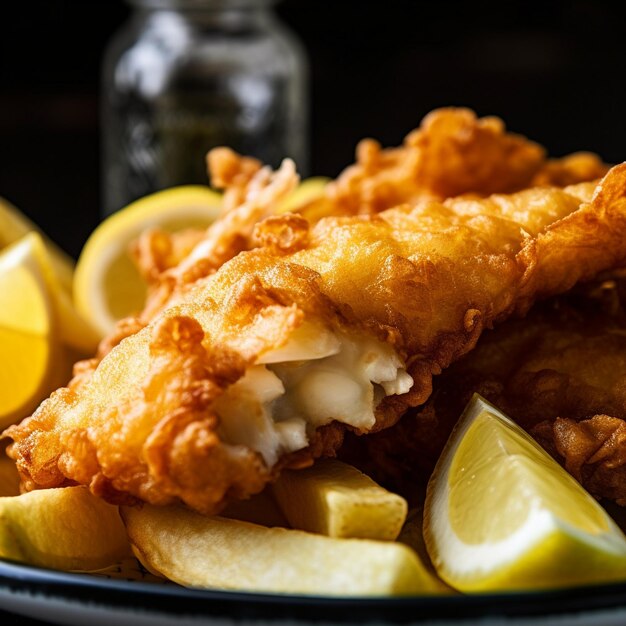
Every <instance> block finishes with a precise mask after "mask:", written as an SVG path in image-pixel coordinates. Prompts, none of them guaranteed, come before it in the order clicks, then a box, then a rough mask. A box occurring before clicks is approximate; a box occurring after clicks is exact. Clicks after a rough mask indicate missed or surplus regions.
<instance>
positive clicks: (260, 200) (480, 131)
mask: <svg viewBox="0 0 626 626" xmlns="http://www.w3.org/2000/svg"><path fill="white" fill-rule="evenodd" d="M207 162H208V166H209V176H210V178H211V181H212V184H213V186H214V187H216V188H218V189H225V193H224V203H223V211H222V216H221V217H220V219H218V220H217V222H216V223H215V224H213V225H212V226H211V227H210V228H209V229H208V230H207V231H206V233H204V234H199V233H193V232H191V233H190V232H185V233H182V234H174V235H169V234H167V233H164V232H161V231H158V230H151V231H148V232H146V233H144V235H142V237H141V238H140V239H139V241H138V243H137V245H136V246H135V247H134V250H133V254H134V257H135V260H136V263H137V265H138V267H139V269H140V271H141V273H142V274H143V275H144V276H145V278H146V280H147V281H148V284H149V287H150V297H149V299H148V302H147V305H146V308H145V310H144V311H143V313H142V315H141V316H140V317H139V319H140V320H141V321H143V322H148V321H150V320H151V319H152V318H153V317H154V315H155V314H156V313H158V312H159V311H160V310H162V309H163V308H164V307H165V306H166V305H167V303H168V302H169V300H170V298H171V296H172V294H173V293H176V292H178V291H181V290H184V289H185V288H186V287H187V286H188V285H189V284H190V283H192V282H194V281H195V280H197V279H198V278H201V277H203V276H207V275H209V274H210V273H212V272H214V271H216V270H217V269H218V268H219V267H220V266H221V265H222V264H223V263H225V262H226V261H227V260H229V259H231V258H232V257H234V256H235V255H236V254H238V253H239V252H241V251H242V250H247V249H250V248H252V247H254V245H255V243H254V241H253V237H252V235H253V231H254V226H255V224H256V223H258V222H259V221H260V220H262V219H264V218H266V217H270V216H273V215H276V212H277V210H278V208H279V207H280V204H281V201H282V200H284V199H285V198H286V197H287V196H288V195H289V193H291V192H292V191H293V190H294V188H295V187H296V185H297V184H298V181H299V178H298V176H297V174H296V171H295V167H294V164H293V163H292V162H291V161H289V160H286V161H285V162H284V163H283V165H282V166H281V168H280V169H279V170H278V172H276V173H272V172H271V170H269V168H267V167H262V164H261V163H260V162H259V161H257V160H256V159H253V158H250V157H241V156H239V155H237V154H236V153H234V152H233V151H232V150H230V149H228V148H216V149H214V150H212V151H211V152H210V153H209V154H208V157H207ZM608 169H609V168H608V166H607V165H606V164H604V163H602V161H601V160H600V159H599V158H598V157H597V156H595V155H593V154H590V153H577V154H574V155H570V156H568V157H565V158H563V159H551V160H548V159H546V154H545V150H544V148H542V147H541V146H540V145H539V144H537V143H535V142H533V141H530V140H529V139H526V138H525V137H523V136H521V135H517V134H514V133H510V132H507V131H506V128H505V126H504V123H503V122H502V120H500V119H499V118H497V117H484V118H478V117H477V116H476V114H475V113H474V112H473V111H471V110H469V109H464V108H453V107H450V108H442V109H437V110H435V111H432V112H431V113H429V114H428V115H427V116H426V117H425V118H424V120H423V121H422V123H421V125H420V126H419V128H417V129H415V130H414V131H412V132H411V133H409V134H408V135H407V137H406V138H405V140H404V143H403V145H402V146H400V147H397V148H387V149H383V148H382V147H381V146H380V144H379V143H378V142H376V141H375V140H373V139H365V140H363V141H361V142H360V143H359V145H358V147H357V149H356V163H355V164H354V165H351V166H350V167H348V168H347V169H346V170H345V171H344V172H343V173H342V174H341V175H340V176H339V177H338V179H337V180H336V181H334V182H332V183H330V184H329V185H327V187H326V189H325V191H324V194H323V195H322V196H321V197H320V198H317V199H315V200H313V201H311V202H310V203H309V204H308V205H306V206H304V207H302V208H301V210H300V211H299V212H300V214H302V215H303V216H304V217H306V219H307V220H308V221H309V222H310V223H315V222H316V221H318V220H319V219H321V218H322V217H328V216H333V217H337V216H350V215H374V214H376V213H379V212H381V211H383V210H386V209H389V208H393V207H395V206H398V205H401V204H415V203H416V202H418V201H421V200H423V199H437V200H444V199H446V198H449V197H453V196H458V195H461V194H472V195H473V196H480V197H484V196H487V195H490V194H493V193H511V192H515V191H519V190H522V189H525V188H528V187H532V186H539V185H550V186H559V187H565V186H567V185H572V184H576V183H579V182H587V181H592V180H596V179H599V178H601V177H602V176H604V175H605V174H606V172H607V171H608ZM121 336H125V335H124V334H122V335H121ZM111 345H112V342H111V341H110V340H109V341H107V342H106V343H105V346H104V347H105V350H103V351H102V352H103V353H106V350H107V349H108V348H109V347H110V346H111ZM113 345H114V344H113Z"/></svg>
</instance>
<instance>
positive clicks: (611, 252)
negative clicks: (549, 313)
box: [5, 164, 626, 514]
mask: <svg viewBox="0 0 626 626" xmlns="http://www.w3.org/2000/svg"><path fill="white" fill-rule="evenodd" d="M625 233H626V164H624V165H620V166H617V167H615V168H613V169H612V170H611V171H610V172H609V173H608V174H607V176H606V177H605V178H604V179H603V180H602V181H601V183H600V184H599V185H597V186H596V185H595V184H589V183H584V184H580V185H575V186H572V187H568V188H566V189H564V190H562V189H558V188H544V187H542V188H536V189H530V190H526V191H523V192H520V193H517V194H513V195H508V196H506V195H494V196H491V197H489V198H487V199H485V200H476V199H451V200H447V201H445V202H443V203H440V202H436V201H422V202H419V203H417V204H416V205H415V206H409V205H406V206H402V207H398V208H395V209H390V210H387V211H384V212H382V213H380V214H378V215H376V216H354V217H344V218H325V219H322V220H320V221H318V222H317V223H316V224H315V225H313V226H311V225H310V224H309V223H308V222H307V221H306V220H305V219H303V218H302V217H299V216H296V215H292V214H288V215H285V216H281V217H270V218H268V219H266V220H265V221H263V222H262V223H260V224H259V225H257V226H256V227H255V229H254V234H253V237H254V244H255V246H256V247H255V248H254V249H253V250H251V251H247V252H241V253H240V254H238V255H237V256H236V257H235V258H233V259H232V260H230V261H228V262H227V263H225V264H224V265H222V266H221V267H220V269H218V270H217V271H216V272H215V273H214V274H212V275H210V276H208V277H205V278H200V279H198V280H196V281H195V282H194V283H193V284H192V285H191V286H190V287H189V288H188V289H187V290H185V291H184V292H183V293H181V294H180V295H178V297H177V301H176V303H175V304H173V305H171V306H168V308H166V309H165V310H164V311H163V312H162V313H160V314H159V315H157V316H156V318H155V319H154V320H153V321H152V322H151V323H150V324H149V325H148V326H147V327H145V328H143V329H142V330H140V331H139V332H136V333H135V334H132V335H131V336H129V337H128V338H126V339H124V340H123V341H122V342H121V343H120V344H119V345H118V346H116V347H115V348H113V349H112V350H111V352H110V353H109V354H108V355H107V356H106V357H105V358H104V359H103V360H102V362H101V363H100V364H99V365H98V366H97V368H96V369H95V370H93V371H92V370H89V368H87V369H86V370H85V371H84V372H82V374H81V376H80V377H79V379H78V380H76V381H75V382H74V383H73V384H71V385H70V386H69V387H68V388H63V389H60V390H58V391H57V392H55V393H54V394H53V395H52V396H51V397H50V398H49V399H48V400H46V401H45V402H44V403H43V404H42V405H41V407H40V408H39V409H38V411H37V412H36V413H35V414H34V415H33V416H32V417H31V418H29V419H27V420H25V421H24V422H23V423H21V424H20V425H17V426H14V427H11V428H10V429H8V430H7V431H6V433H5V436H8V437H10V438H12V439H13V442H14V443H12V444H11V446H10V453H11V455H12V457H13V458H14V459H16V461H17V465H18V468H19V470H20V473H21V475H22V479H23V486H24V488H26V489H34V488H40V487H56V486H62V485H68V484H75V483H79V484H85V485H89V487H90V489H91V490H92V491H93V492H94V493H96V494H98V495H101V496H104V497H106V498H107V499H108V500H110V501H111V502H118V503H119V502H133V501H136V500H145V501H147V502H151V503H155V504H166V503H169V502H173V501H177V500H180V501H183V502H185V503H186V504H188V505H189V506H191V507H192V508H194V509H196V510H198V511H201V512H203V513H207V514H211V513H215V512H217V511H219V510H220V508H221V507H222V506H224V504H225V503H226V502H227V501H228V500H231V499H236V498H243V497H246V496H248V495H250V494H252V493H256V492H258V491H260V490H261V489H262V488H263V487H264V485H265V484H266V483H267V482H268V481H270V480H272V479H273V478H274V477H275V476H276V475H277V474H278V472H279V471H280V470H281V469H282V468H284V467H300V466H304V465H307V464H310V463H311V462H312V460H313V459H314V458H316V457H318V456H322V455H332V454H334V453H335V452H336V450H337V449H338V448H339V446H340V445H341V442H342V439H343V435H344V433H345V431H346V430H350V431H352V432H357V433H370V432H374V431H377V430H381V429H384V428H387V427H389V426H391V425H393V424H394V423H395V422H396V421H397V420H398V418H399V417H400V416H401V415H402V414H403V413H404V412H405V411H406V410H407V408H409V407H415V406H418V405H420V404H422V403H424V402H425V401H426V400H427V399H428V397H429V396H430V393H431V385H432V377H433V375H434V374H439V373H440V372H441V371H442V370H443V369H445V368H446V367H448V366H449V365H450V364H451V363H452V362H454V361H456V360H458V359H459V358H460V357H461V356H463V355H464V354H466V353H467V352H468V351H469V350H471V349H472V348H473V347H474V345H475V343H476V341H477V339H478V337H479V336H480V334H481V332H482V331H483V329H485V328H490V327H491V326H492V325H493V324H494V323H496V322H500V321H503V320H504V319H505V318H507V317H509V316H511V315H513V314H524V313H525V312H526V311H527V310H528V308H529V307H530V306H531V305H532V303H533V302H534V301H535V300H536V299H537V298H543V297H547V296H550V295H552V294H555V293H560V292H563V291H566V290H568V289H570V288H571V287H572V286H573V285H574V284H575V283H577V282H578V281H580V280H587V279H590V278H592V277H594V276H595V275H596V274H598V272H601V271H604V270H608V269H611V268H613V267H617V266H620V265H622V264H623V263H624V262H626V237H625V236H624V234H625Z"/></svg>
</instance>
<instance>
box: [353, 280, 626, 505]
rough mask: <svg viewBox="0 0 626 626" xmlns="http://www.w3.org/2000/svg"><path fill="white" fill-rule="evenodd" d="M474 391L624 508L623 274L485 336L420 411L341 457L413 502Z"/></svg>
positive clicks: (625, 347) (625, 362)
mask: <svg viewBox="0 0 626 626" xmlns="http://www.w3.org/2000/svg"><path fill="white" fill-rule="evenodd" d="M475 392H478V393H480V394H481V395H483V396H484V397H486V398H487V399H488V400H490V401H491V402H492V403H494V404H495V405H497V406H498V407H499V408H501V409H502V410H503V411H505V412H506V413H507V414H508V415H509V416H511V417H512V418H513V419H515V420H516V421H517V422H518V423H519V424H520V425H521V426H522V427H524V428H525V429H526V430H528V431H529V432H530V433H531V434H532V435H533V436H534V437H535V438H536V439H537V440H538V441H539V442H540V443H541V444H542V445H543V447H544V448H545V449H546V450H548V451H549V452H550V453H551V454H552V455H553V456H554V457H555V458H556V459H557V460H558V461H560V462H561V463H562V464H563V465H564V466H565V468H566V469H567V470H568V471H569V472H570V473H571V474H572V475H573V476H574V477H575V478H577V479H578V480H579V481H580V482H581V483H582V484H583V485H584V486H585V487H586V488H587V489H588V490H589V491H590V492H591V493H592V494H593V495H595V496H596V497H598V498H607V499H610V500H615V501H616V502H617V503H619V504H622V505H624V504H626V274H625V273H624V272H623V271H621V272H619V273H614V274H613V275H611V276H609V277H606V278H604V279H602V280H599V281H597V282H594V283H592V284H590V285H585V286H583V288H579V289H576V290H575V291H574V292H572V293H569V294H567V295H565V296H559V297H555V298H551V299H549V300H548V301H546V302H545V303H542V304H540V305H538V306H536V307H535V308H534V309H533V310H532V311H531V313H530V314H529V315H528V316H527V317H526V318H524V319H522V320H509V321H508V322H506V323H504V324H502V325H500V326H499V327H498V328H497V329H495V330H494V331H492V332H488V333H485V334H484V335H483V337H482V338H481V340H480V341H479V343H478V345H477V346H476V348H475V349H474V350H473V351H472V352H471V353H470V354H468V355H467V356H466V357H464V358H463V359H461V360H460V361H458V362H457V363H455V364H454V365H453V366H452V367H450V368H449V369H448V370H446V371H445V372H444V373H443V374H442V375H441V376H440V377H439V378H438V380H436V382H435V385H434V391H433V394H432V396H431V397H430V399H429V400H428V402H427V403H426V404H425V405H424V406H422V407H419V408H417V409H415V410H413V411H409V412H408V413H407V414H406V415H405V416H404V417H403V418H402V419H401V420H400V421H399V422H398V423H397V424H396V425H395V426H394V427H393V428H390V429H388V430H386V431H384V432H381V433H377V434H375V435H372V436H370V437H367V438H359V439H354V438H351V439H349V440H348V442H347V445H346V446H345V448H344V450H343V451H342V454H343V455H344V457H346V458H349V459H351V460H352V462H354V463H356V464H357V465H359V466H360V467H361V468H362V469H364V470H365V471H367V472H368V473H370V474H372V475H375V476H376V477H377V478H378V479H379V480H380V481H381V482H384V483H387V484H389V485H392V486H393V487H394V488H395V489H397V490H399V491H401V492H403V491H404V492H407V493H409V494H410V493H411V492H412V491H413V492H414V489H415V485H416V484H417V485H419V484H422V483H424V482H425V480H426V479H427V478H428V476H429V475H430V473H431V471H432V469H433V467H434V465H435V463H436V461H437V458H438V457H439V454H440V453H441V450H442V449H443V446H444V444H445V442H446V440H447V438H448V436H449V434H450V432H451V430H452V428H453V427H454V424H455V423H456V421H457V419H458V417H459V416H460V415H461V413H462V411H463V408H464V407H465V405H466V403H467V402H468V401H469V400H470V398H471V397H472V395H473V394H474V393H475ZM414 495H415V494H414Z"/></svg>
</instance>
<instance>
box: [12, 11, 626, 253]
mask: <svg viewBox="0 0 626 626" xmlns="http://www.w3.org/2000/svg"><path fill="white" fill-rule="evenodd" d="M277 11H278V13H279V14H280V16H281V18H282V19H283V20H284V22H286V23H287V24H289V25H290V27H291V28H292V29H293V30H294V31H295V32H296V33H298V34H299V36H300V38H301V40H302V41H303V43H304V45H305V47H306V48H307V50H308V54H309V58H310V62H311V69H312V113H313V117H312V128H311V138H312V171H313V172H314V173H319V174H328V175H335V174H337V173H338V172H339V171H340V169H341V168H343V167H344V166H345V165H347V164H348V163H350V161H351V160H352V155H353V150H354V146H355V144H356V142H357V141H358V140H359V139H360V138H362V137H364V136H374V137H376V138H378V139H379V140H381V141H382V142H383V144H387V145H392V144H397V143H399V142H400V141H401V140H402V137H403V136H404V135H405V134H406V133H407V132H408V131H409V130H410V129H412V128H413V127H415V126H416V125H417V124H418V122H419V120H420V119H421V118H422V117H423V115H424V114H425V113H427V112H428V111H429V110H430V109H432V108H434V107H437V106H442V105H467V106H471V107H473V108H474V109H475V110H476V111H477V112H478V113H479V114H481V115H485V114H497V115H499V116H500V117H502V118H503V119H504V120H505V121H506V123H507V125H508V127H509V128H511V129H512V130H515V131H517V132H521V133H523V134H526V135H528V136H529V137H531V138H533V139H535V140H537V141H539V142H540V143H543V144H544V145H545V146H546V147H547V148H548V149H549V151H550V153H551V154H553V155H554V156H558V155H562V154H565V153H567V152H571V151H575V150H581V149H587V150H592V151H595V152H598V153H599V154H601V155H602V156H603V157H604V159H605V160H607V161H611V162H617V161H622V160H624V159H625V158H626V121H625V120H626V114H625V111H626V80H625V76H624V74H625V72H624V68H625V67H626V6H625V5H624V4H623V3H614V2H608V1H595V2H592V1H575V2H542V3H533V2H528V1H527V2H472V3H452V2H417V1H411V0H381V1H377V2H373V1H367V0H360V1H356V0H354V1H353V0H326V1H324V0H284V1H283V2H282V3H281V4H280V5H279V6H278V7H277ZM129 13H130V9H129V8H128V7H127V6H126V5H125V4H124V3H123V2H122V0H100V1H98V0H65V1H63V0H40V1H37V0H29V1H21V0H15V1H13V2H8V1H5V2H3V3H2V5H1V8H0V85H1V87H0V195H2V196H5V197H6V198H8V199H9V200H11V201H12V202H13V203H15V204H16V205H17V206H18V207H20V208H21V209H22V210H23V211H24V212H26V213H27V214H28V215H30V216H31V217H32V218H33V219H35V220H36V221H37V222H38V223H39V224H40V225H41V226H42V227H43V228H44V229H45V230H46V231H47V232H48V233H49V234H50V235H51V236H52V237H53V238H54V239H56V240H57V241H58V242H59V243H60V244H61V245H62V246H63V247H65V248H66V249H67V250H69V251H70V252H71V253H72V254H77V253H78V252H79V250H80V247H81V245H82V243H83V242H84V240H85V238H86V237H87V235H88V234H89V232H90V230H91V229H92V228H93V227H94V226H95V225H96V224H97V222H98V219H99V210H100V209H99V138H98V88H99V72H100V62H101V58H102V53H103V50H104V47H105V45H106V43H107V41H108V39H109V38H110V36H111V34H112V33H113V32H114V31H115V30H116V29H117V28H118V27H119V26H120V24H122V23H123V22H124V21H125V20H126V19H127V17H128V15H129Z"/></svg>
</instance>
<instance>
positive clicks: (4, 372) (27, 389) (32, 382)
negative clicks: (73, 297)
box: [0, 327, 52, 424]
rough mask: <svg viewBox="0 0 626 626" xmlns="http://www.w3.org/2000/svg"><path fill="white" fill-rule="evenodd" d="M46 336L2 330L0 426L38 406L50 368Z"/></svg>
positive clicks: (0, 347) (50, 352) (0, 343)
mask: <svg viewBox="0 0 626 626" xmlns="http://www.w3.org/2000/svg"><path fill="white" fill-rule="evenodd" d="M51 357H52V350H51V346H50V342H49V340H48V337H47V336H41V335H33V334H28V333H23V332H19V331H16V330H14V329H7V328H2V327H0V390H2V391H1V392H0V424H1V423H2V421H3V419H4V417H5V416H10V415H13V414H15V413H16V412H19V411H20V410H24V411H28V410H29V408H30V407H31V406H32V404H33V403H36V402H37V400H38V399H39V396H40V394H41V392H42V387H43V386H44V385H45V381H46V380H47V378H48V370H49V368H50V367H51V365H52V363H51Z"/></svg>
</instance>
